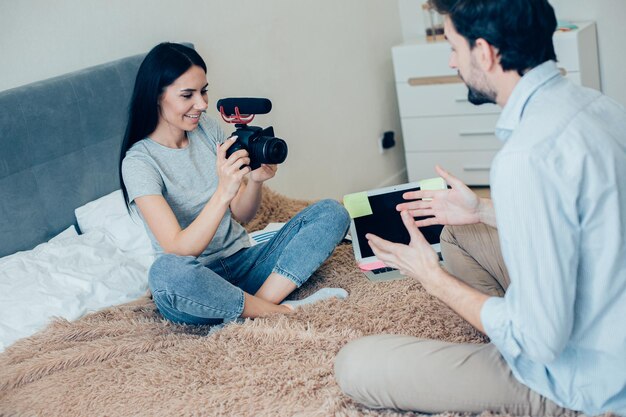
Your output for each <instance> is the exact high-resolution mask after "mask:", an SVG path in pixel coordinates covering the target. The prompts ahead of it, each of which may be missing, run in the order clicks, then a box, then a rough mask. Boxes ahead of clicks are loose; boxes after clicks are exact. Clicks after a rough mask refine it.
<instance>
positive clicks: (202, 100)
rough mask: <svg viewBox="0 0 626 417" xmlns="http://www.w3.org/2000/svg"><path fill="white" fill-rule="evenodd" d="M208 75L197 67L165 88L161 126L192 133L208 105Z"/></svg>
mask: <svg viewBox="0 0 626 417" xmlns="http://www.w3.org/2000/svg"><path fill="white" fill-rule="evenodd" d="M207 86H208V83H207V82H206V74H205V73H204V70H203V69H202V68H200V67H198V66H196V65H194V66H192V67H191V68H189V69H188V70H187V72H185V73H184V74H183V75H181V76H180V77H178V78H177V79H176V81H174V82H173V83H172V84H170V85H169V86H167V87H166V88H165V91H164V92H163V94H162V95H161V97H160V99H159V125H158V126H157V128H163V127H167V128H168V130H170V131H172V130H174V131H177V130H179V131H180V132H181V133H182V131H191V130H194V129H195V128H196V127H197V126H198V122H199V120H200V115H201V114H202V113H203V112H204V111H205V110H206V108H207V106H208V104H207Z"/></svg>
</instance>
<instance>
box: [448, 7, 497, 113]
mask: <svg viewBox="0 0 626 417" xmlns="http://www.w3.org/2000/svg"><path fill="white" fill-rule="evenodd" d="M443 27H444V33H445V35H446V39H447V40H448V43H449V44H450V46H451V48H452V52H451V53H450V61H449V62H448V65H450V68H454V69H456V70H457V71H458V73H459V77H460V78H461V79H462V80H463V82H464V83H465V85H466V86H467V88H468V93H467V99H468V100H469V102H470V103H472V104H475V105H480V104H485V103H495V102H496V93H495V91H494V90H493V89H492V88H490V87H489V83H488V82H487V77H486V75H485V73H484V71H483V70H482V69H481V68H480V66H479V65H478V62H477V58H476V54H477V53H478V51H477V50H476V48H474V49H470V46H469V42H468V41H467V39H465V38H464V37H463V36H461V35H460V34H459V33H458V32H457V31H456V29H455V27H454V24H453V23H452V21H451V20H450V17H449V16H445V17H444V24H443Z"/></svg>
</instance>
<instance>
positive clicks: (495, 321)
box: [480, 297, 521, 358]
mask: <svg viewBox="0 0 626 417" xmlns="http://www.w3.org/2000/svg"><path fill="white" fill-rule="evenodd" d="M480 321H481V322H482V324H483V327H484V329H485V333H487V336H489V339H491V343H493V344H494V345H496V347H497V348H498V350H499V351H500V353H501V354H502V356H504V357H505V358H515V357H517V356H519V354H520V353H521V349H520V346H519V344H518V343H517V341H516V340H515V338H514V337H513V334H512V323H511V320H510V317H509V313H508V310H507V308H506V301H505V299H504V298H502V297H491V298H488V299H487V301H485V303H484V304H483V307H482V309H481V310H480Z"/></svg>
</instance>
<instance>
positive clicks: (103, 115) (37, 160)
mask: <svg viewBox="0 0 626 417" xmlns="http://www.w3.org/2000/svg"><path fill="white" fill-rule="evenodd" d="M186 45H189V46H193V45H190V44H186ZM144 56H145V54H141V55H135V56H131V57H128V58H123V59H120V60H117V61H113V62H109V63H106V64H102V65H98V66H95V67H91V68H86V69H83V70H80V71H76V72H72V73H69V74H65V75H62V76H59V77H55V78H51V79H48V80H43V81H39V82H36V83H32V84H28V85H25V86H22V87H17V88H13V89H10V90H6V91H2V92H0V257H1V256H5V255H9V254H12V253H14V252H17V251H20V250H27V249H31V248H33V247H34V246H36V245H37V244H39V243H41V242H45V241H47V240H49V239H50V238H51V237H52V236H54V235H56V234H58V233H59V232H61V231H63V230H64V229H66V228H67V227H68V226H70V225H72V224H74V223H75V217H74V209H75V208H76V207H79V206H81V205H83V204H85V203H87V202H89V201H91V200H94V199H96V198H98V197H101V196H103V195H106V194H108V193H110V192H111V191H114V190H116V189H118V188H119V180H118V174H117V164H118V157H119V148H120V144H121V140H122V137H123V134H124V129H125V126H126V119H127V109H128V102H129V100H130V95H131V93H132V89H133V85H134V82H135V76H136V74H137V70H138V68H139V65H140V64H141V61H142V59H143V57H144Z"/></svg>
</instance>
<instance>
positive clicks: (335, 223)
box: [316, 199, 350, 237]
mask: <svg viewBox="0 0 626 417" xmlns="http://www.w3.org/2000/svg"><path fill="white" fill-rule="evenodd" d="M316 204H317V205H319V208H320V211H321V212H322V213H323V214H324V215H325V217H327V218H329V219H330V222H332V227H333V229H335V230H340V231H341V232H343V233H344V234H345V232H346V231H347V230H348V226H349V225H350V215H349V214H348V210H346V208H345V207H344V206H343V205H342V204H341V203H340V202H338V201H337V200H332V199H325V200H321V201H319V202H318V203H316ZM342 237H343V236H342Z"/></svg>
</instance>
